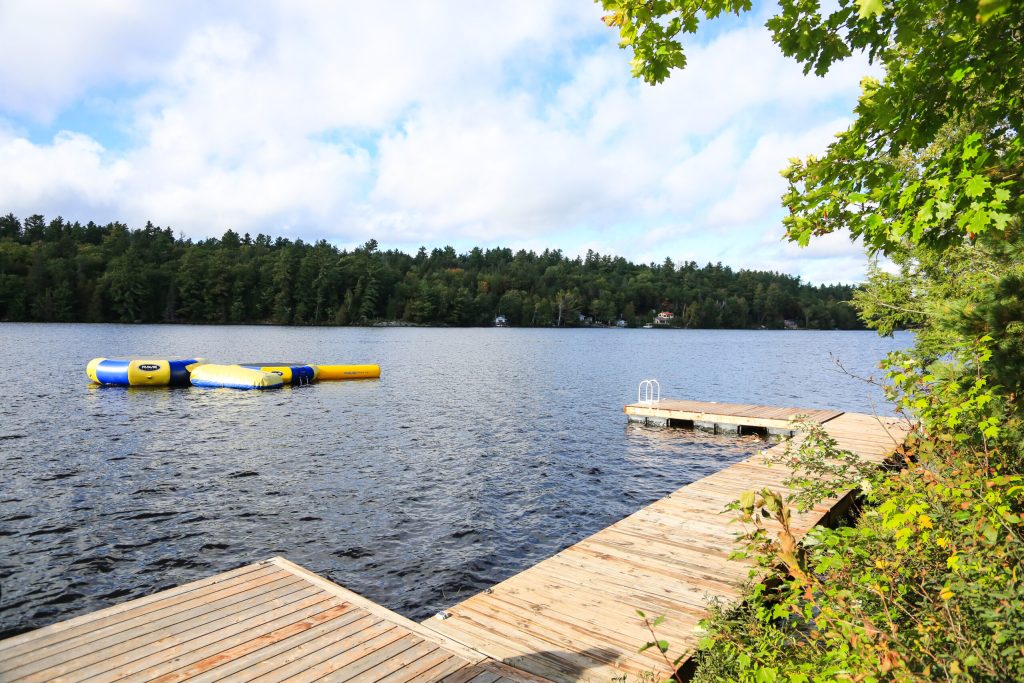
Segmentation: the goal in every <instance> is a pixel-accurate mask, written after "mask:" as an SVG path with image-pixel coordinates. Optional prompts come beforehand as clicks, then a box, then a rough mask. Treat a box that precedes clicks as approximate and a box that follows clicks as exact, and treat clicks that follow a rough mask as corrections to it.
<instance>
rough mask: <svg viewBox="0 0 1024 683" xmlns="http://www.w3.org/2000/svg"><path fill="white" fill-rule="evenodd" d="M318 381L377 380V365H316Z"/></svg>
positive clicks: (378, 370) (378, 372)
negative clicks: (318, 372)
mask: <svg viewBox="0 0 1024 683" xmlns="http://www.w3.org/2000/svg"><path fill="white" fill-rule="evenodd" d="M317 368H319V369H320V374H319V379H320V380H321V381H325V380H342V379H377V378H379V377H380V366H379V365H318V366H317Z"/></svg>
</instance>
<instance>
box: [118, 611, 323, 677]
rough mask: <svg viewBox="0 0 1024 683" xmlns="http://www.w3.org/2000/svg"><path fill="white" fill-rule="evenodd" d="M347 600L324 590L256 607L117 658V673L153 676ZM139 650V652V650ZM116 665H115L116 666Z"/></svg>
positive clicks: (160, 674)
mask: <svg viewBox="0 0 1024 683" xmlns="http://www.w3.org/2000/svg"><path fill="white" fill-rule="evenodd" d="M340 604H343V603H342V602H341V601H340V600H338V599H337V598H335V597H334V596H332V595H328V594H325V593H322V592H318V593H315V594H314V595H312V596H310V597H309V598H306V599H304V600H300V601H299V602H297V603H292V604H290V605H286V606H283V607H278V608H276V609H268V610H262V609H261V608H259V607H255V608H253V609H252V610H250V611H249V612H250V613H249V614H247V615H245V616H246V618H245V619H244V620H241V621H238V622H237V623H233V624H223V625H220V627H219V628H217V629H215V630H212V631H210V632H208V633H206V634H204V635H201V636H198V637H196V638H193V639H191V640H185V641H178V640H176V639H168V641H167V642H166V645H167V647H165V648H164V649H162V650H159V651H157V652H152V653H150V654H148V655H144V656H136V657H135V658H133V659H129V658H128V657H127V656H126V657H125V661H123V662H115V665H116V674H117V676H118V677H119V678H120V679H123V680H129V681H130V680H149V679H151V678H155V677H157V676H162V675H163V674H165V673H168V672H170V671H173V670H175V669H179V668H181V667H183V666H186V665H188V664H191V663H193V662H195V661H198V660H200V659H203V658H204V657H207V656H210V655H212V654H215V653H216V652H218V651H221V650H226V649H228V648H229V647H231V646H232V645H233V644H237V643H241V642H245V640H248V639H251V638H255V637H257V636H260V635H262V634H264V633H270V632H271V631H275V630H277V629H279V628H282V627H284V626H287V625H288V624H293V623H295V622H296V621H301V620H302V619H305V618H307V617H310V616H313V615H315V614H319V613H320V612H323V611H324V610H327V609H330V608H332V607H335V606H337V605H340ZM136 654H138V653H136ZM114 669H115V667H113V666H112V667H111V670H114Z"/></svg>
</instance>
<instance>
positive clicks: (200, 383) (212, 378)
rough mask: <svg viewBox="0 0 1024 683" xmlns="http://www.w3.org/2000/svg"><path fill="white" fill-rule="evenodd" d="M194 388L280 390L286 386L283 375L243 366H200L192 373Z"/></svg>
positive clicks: (211, 364)
mask: <svg viewBox="0 0 1024 683" xmlns="http://www.w3.org/2000/svg"><path fill="white" fill-rule="evenodd" d="M191 380H192V386H194V387H224V388H227V389H280V388H281V387H282V386H284V380H283V379H281V375H278V374H275V373H273V372H263V371H262V370H256V369H254V368H243V367H242V366H241V365H216V364H214V363H209V364H207V365H200V366H199V367H197V368H196V369H195V370H193V371H192V377H191Z"/></svg>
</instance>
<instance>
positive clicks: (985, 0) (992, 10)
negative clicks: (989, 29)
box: [978, 0, 1013, 23]
mask: <svg viewBox="0 0 1024 683" xmlns="http://www.w3.org/2000/svg"><path fill="white" fill-rule="evenodd" d="M1012 4H1013V0H978V20H979V21H981V22H982V23H984V22H986V21H991V20H992V19H994V18H996V17H998V16H999V15H1000V14H1003V13H1004V12H1006V10H1008V9H1010V6H1011V5H1012Z"/></svg>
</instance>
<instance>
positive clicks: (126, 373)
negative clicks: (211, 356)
mask: <svg viewBox="0 0 1024 683" xmlns="http://www.w3.org/2000/svg"><path fill="white" fill-rule="evenodd" d="M205 362H206V360H205V359H203V358H187V359H179V360H172V359H166V358H159V359H154V358H93V359H92V360H91V361H89V364H88V365H86V366H85V374H86V375H88V376H89V379H91V380H92V381H93V382H96V383H97V384H106V385H108V386H117V387H139V386H144V387H166V386H183V385H187V384H188V382H189V376H190V374H191V373H192V371H193V370H194V369H195V368H197V367H200V366H201V365H202V364H203V363H205Z"/></svg>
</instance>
